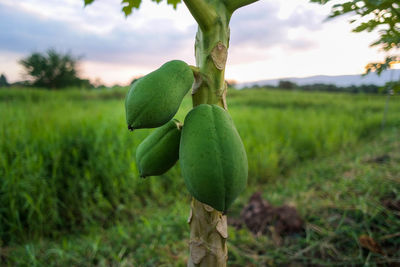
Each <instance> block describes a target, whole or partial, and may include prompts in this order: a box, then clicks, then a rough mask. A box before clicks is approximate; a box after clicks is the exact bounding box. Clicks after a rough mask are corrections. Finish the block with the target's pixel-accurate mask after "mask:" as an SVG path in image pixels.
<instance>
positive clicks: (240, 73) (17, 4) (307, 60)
mask: <svg viewBox="0 0 400 267" xmlns="http://www.w3.org/2000/svg"><path fill="white" fill-rule="evenodd" d="M119 3H120V1H119V0H97V1H95V2H94V3H93V4H92V5H90V6H87V7H85V8H84V7H83V0H54V1H48V0H20V1H15V0H0V33H1V34H0V73H5V75H6V77H7V79H8V80H9V81H10V82H14V81H17V80H22V79H24V78H26V76H25V74H24V71H23V69H22V67H21V66H20V65H19V64H18V60H20V59H22V58H24V57H26V56H28V55H29V54H30V53H32V52H45V51H46V50H48V49H49V48H54V49H56V50H57V51H59V52H62V53H67V52H70V53H71V54H72V55H75V56H77V57H79V58H80V62H81V64H80V65H79V71H80V73H81V76H82V77H83V78H88V79H90V80H91V81H96V82H97V83H104V84H106V85H112V84H121V85H123V84H127V83H129V82H130V81H132V79H134V78H135V77H139V76H142V75H145V74H147V73H149V72H151V71H153V70H155V69H157V68H158V67H160V66H161V65H162V64H164V63H165V62H167V61H169V60H173V59H180V60H183V61H185V62H187V63H188V64H192V65H194V64H195V63H194V62H195V60H194V38H195V35H196V31H197V24H196V22H195V20H194V19H193V18H192V16H191V14H190V13H189V11H188V10H187V8H186V6H185V5H184V4H180V5H178V8H177V9H176V10H174V9H173V8H172V6H167V4H166V1H165V0H164V1H163V2H161V3H160V4H156V3H155V2H152V1H150V0H143V3H142V6H141V8H140V9H139V10H134V12H133V14H132V15H131V16H129V17H128V18H125V16H124V15H123V13H122V12H121V5H120V4H119ZM329 11H330V7H329V6H320V5H317V4H312V3H309V2H308V0H282V1H276V0H260V1H258V2H256V3H254V4H252V5H249V6H246V7H243V8H241V9H239V10H237V11H235V13H234V14H233V16H232V19H231V23H230V28H231V39H230V47H229V52H228V61H227V67H226V74H225V76H226V79H228V80H235V81H237V82H250V81H257V80H264V79H276V78H284V77H306V76H312V75H345V74H360V73H363V72H364V67H365V65H366V64H367V63H369V62H372V61H380V60H382V59H383V58H384V56H385V54H384V53H383V52H381V51H380V50H379V49H378V48H371V47H369V45H370V44H371V43H372V42H373V41H374V40H376V39H377V37H378V35H377V34H376V33H353V32H351V29H352V26H351V25H350V24H349V20H350V17H340V18H335V19H331V20H326V18H327V16H328V14H329Z"/></svg>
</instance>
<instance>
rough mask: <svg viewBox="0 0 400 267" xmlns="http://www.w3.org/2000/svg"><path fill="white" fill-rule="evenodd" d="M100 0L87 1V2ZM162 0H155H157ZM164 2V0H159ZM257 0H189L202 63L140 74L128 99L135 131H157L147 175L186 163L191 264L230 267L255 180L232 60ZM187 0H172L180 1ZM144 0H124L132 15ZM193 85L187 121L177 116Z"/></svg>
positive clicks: (143, 172) (145, 156)
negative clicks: (235, 112)
mask: <svg viewBox="0 0 400 267" xmlns="http://www.w3.org/2000/svg"><path fill="white" fill-rule="evenodd" d="M93 1H94V0H84V2H85V5H87V4H90V3H92V2H93ZM153 1H154V0H153ZM155 1H156V2H161V0H155ZM256 1H257V0H183V2H184V4H185V5H186V7H187V8H188V10H189V11H190V13H191V14H192V16H193V17H194V19H195V20H196V22H197V24H198V30H197V34H196V39H195V58H196V66H188V65H187V64H186V63H184V62H182V61H180V60H173V61H170V62H167V63H165V64H164V65H163V66H161V67H160V68H159V69H158V70H155V71H154V72H152V73H150V74H148V75H146V76H144V77H142V78H140V79H139V80H138V81H136V82H135V83H134V84H133V85H132V87H131V89H130V90H129V92H128V94H127V97H126V100H125V109H126V119H127V124H128V128H129V129H130V130H133V129H141V128H157V127H159V128H157V129H156V130H155V131H154V132H153V133H152V134H150V135H149V136H148V137H147V138H146V139H145V140H144V141H143V143H141V144H140V145H139V147H138V148H137V154H136V160H137V165H138V169H139V172H140V176H151V175H161V174H162V173H164V172H166V171H167V170H168V169H169V168H171V167H172V166H173V165H174V164H175V163H176V162H177V160H178V158H179V162H180V167H181V172H182V176H183V178H184V181H185V184H186V187H187V189H188V191H189V192H190V194H191V195H192V196H193V198H192V203H191V212H190V216H189V219H188V223H189V224H190V241H189V247H190V255H189V260H188V266H226V263H227V258H228V250H227V244H226V241H227V238H228V232H227V218H226V212H227V210H228V209H229V207H230V205H231V204H232V203H233V201H234V200H235V198H236V197H237V196H238V195H239V194H240V193H241V192H242V191H243V190H244V189H245V187H246V184H247V173H248V170H247V168H248V164H247V157H246V152H245V148H244V146H243V143H242V140H241V138H240V136H239V134H238V132H237V130H236V128H235V125H234V123H233V121H232V119H231V117H230V115H229V113H228V111H227V104H226V93H227V84H226V82H225V65H226V60H227V56H228V47H229V37H230V29H229V22H230V19H231V17H232V14H233V13H234V12H235V11H236V10H237V9H239V8H241V7H243V6H246V5H249V4H252V3H254V2H256ZM180 2H181V0H168V1H167V3H168V4H171V5H173V7H174V8H176V5H177V4H179V3H180ZM140 4H141V0H122V5H123V8H122V10H123V12H124V13H125V15H126V16H128V15H130V14H131V13H132V10H133V9H134V8H139V7H140ZM189 90H191V96H192V102H193V109H192V110H191V111H190V112H189V113H188V114H187V115H186V118H185V120H184V123H183V125H182V124H181V123H180V122H178V121H176V120H174V119H173V116H174V115H175V114H176V112H177V111H178V109H179V106H180V103H181V101H182V99H183V97H184V96H185V95H186V94H187V93H188V92H189Z"/></svg>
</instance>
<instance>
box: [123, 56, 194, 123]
mask: <svg viewBox="0 0 400 267" xmlns="http://www.w3.org/2000/svg"><path fill="white" fill-rule="evenodd" d="M193 80H194V77H193V72H192V70H191V69H190V67H189V66H188V65H187V64H186V63H185V62H183V61H180V60H173V61H169V62H167V63H165V64H164V65H162V66H161V67H160V68H159V69H157V70H155V71H153V72H151V73H149V74H147V75H146V76H144V77H142V78H140V79H138V80H137V81H136V82H135V83H134V84H133V85H132V87H131V89H130V90H129V92H128V94H127V96H126V99H125V111H126V122H127V124H128V128H129V129H130V130H133V129H141V128H156V127H159V126H161V125H164V124H165V123H167V122H168V121H170V120H171V119H172V118H173V117H174V115H175V114H176V112H177V111H178V108H179V106H180V104H181V102H182V99H183V97H184V96H185V95H186V94H187V92H188V91H189V90H190V88H191V87H192V84H193Z"/></svg>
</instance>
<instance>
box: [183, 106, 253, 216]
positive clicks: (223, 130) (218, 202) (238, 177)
mask: <svg viewBox="0 0 400 267" xmlns="http://www.w3.org/2000/svg"><path fill="white" fill-rule="evenodd" d="M179 161H180V166H181V172H182V176H183V178H184V180H185V184H186V186H187V188H188V190H189V192H190V193H191V194H192V196H193V197H194V198H196V199H197V200H199V201H200V202H203V203H205V204H208V205H210V206H211V207H213V208H214V209H216V210H219V211H223V212H226V210H227V209H228V208H229V206H230V205H231V204H232V202H233V201H234V200H235V198H236V197H237V196H238V195H239V194H240V193H241V192H242V191H243V190H244V189H245V187H246V184H247V172H248V164H247V157H246V151H245V149H244V145H243V143H242V140H241V139H240V136H239V133H238V132H237V130H236V128H235V125H234V124H233V121H232V119H231V117H230V116H229V114H228V112H227V111H225V110H224V109H222V108H221V107H219V106H216V105H208V104H202V105H199V106H197V107H195V108H194V109H192V110H191V111H190V112H189V113H188V115H187V116H186V118H185V122H184V126H183V129H182V136H181V144H180V148H179Z"/></svg>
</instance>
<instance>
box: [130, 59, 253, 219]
mask: <svg viewBox="0 0 400 267" xmlns="http://www.w3.org/2000/svg"><path fill="white" fill-rule="evenodd" d="M193 81H194V78H193V72H192V70H191V68H190V67H189V66H188V65H187V64H186V63H185V62H183V61H179V60H174V61H170V62H167V63H166V64H164V65H163V66H161V67H160V68H159V69H157V70H156V71H154V72H152V73H150V74H148V75H146V76H144V77H142V78H140V79H139V80H138V81H136V82H135V83H134V84H133V85H132V87H131V89H130V90H129V92H128V94H127V97H126V100H125V109H126V120H127V124H128V128H129V129H130V130H133V129H141V128H156V127H158V128H157V129H155V130H154V131H153V132H152V133H151V134H150V135H149V136H148V137H147V138H146V139H145V140H144V141H143V142H142V143H141V144H140V145H139V146H138V148H137V150H136V163H137V167H138V170H139V174H140V176H141V177H146V176H155V175H162V174H163V173H165V172H167V171H168V170H169V169H170V168H171V167H172V166H174V165H175V163H176V162H177V161H178V159H179V162H180V167H181V172H182V176H183V178H184V181H185V184H186V187H187V189H188V190H189V192H190V193H191V195H192V196H193V197H194V198H196V199H197V200H199V201H200V202H203V203H205V204H208V205H210V206H211V207H213V208H214V209H216V210H219V211H222V212H226V211H227V209H228V208H229V207H230V205H231V204H232V203H233V201H234V200H235V199H236V197H237V196H238V195H239V194H240V193H241V192H242V191H243V190H244V189H245V187H246V184H247V173H248V164H247V157H246V151H245V148H244V145H243V143H242V140H241V138H240V136H239V134H238V132H237V130H236V128H235V125H234V124H233V121H232V119H231V117H230V115H229V113H228V112H227V111H226V110H224V109H223V108H221V107H219V106H217V105H210V104H201V105H199V106H197V107H195V108H193V109H192V110H191V111H190V112H189V113H188V114H187V116H186V118H185V120H184V124H183V125H182V124H181V123H180V122H179V121H177V120H175V119H173V117H174V115H175V114H176V112H177V111H178V109H179V106H180V104H181V102H182V100H183V97H184V96H185V95H186V94H187V93H188V91H189V90H190V89H191V87H192V84H193Z"/></svg>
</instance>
